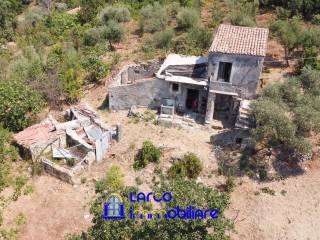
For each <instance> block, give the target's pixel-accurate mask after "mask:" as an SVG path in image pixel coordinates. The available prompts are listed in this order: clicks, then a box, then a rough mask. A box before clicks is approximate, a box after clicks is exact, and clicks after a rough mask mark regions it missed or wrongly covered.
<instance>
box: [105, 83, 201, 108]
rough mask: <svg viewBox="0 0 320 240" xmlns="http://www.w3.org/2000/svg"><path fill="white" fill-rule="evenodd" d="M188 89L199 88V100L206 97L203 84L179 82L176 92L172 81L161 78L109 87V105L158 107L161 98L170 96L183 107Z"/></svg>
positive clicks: (116, 106)
mask: <svg viewBox="0 0 320 240" xmlns="http://www.w3.org/2000/svg"><path fill="white" fill-rule="evenodd" d="M188 89H197V90H199V100H200V101H201V99H202V98H206V95H207V92H206V90H205V89H204V87H203V86H196V85H190V84H181V83H180V84H179V90H178V91H177V92H173V91H172V83H170V82H167V81H165V80H163V79H158V78H154V79H151V80H144V81H139V82H136V83H134V84H128V85H120V86H113V87H110V88H109V107H110V109H112V110H121V109H129V108H130V107H132V106H137V107H148V108H158V107H160V105H161V104H162V99H163V98H171V99H174V100H175V102H176V106H178V105H179V106H180V107H181V108H182V109H185V107H186V106H185V104H186V98H187V92H188Z"/></svg>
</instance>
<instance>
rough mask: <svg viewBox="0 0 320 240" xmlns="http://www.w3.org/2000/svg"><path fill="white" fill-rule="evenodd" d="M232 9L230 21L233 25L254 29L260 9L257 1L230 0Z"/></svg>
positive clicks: (229, 3)
mask: <svg viewBox="0 0 320 240" xmlns="http://www.w3.org/2000/svg"><path fill="white" fill-rule="evenodd" d="M228 8H229V9H230V13H229V16H228V17H229V19H230V22H231V23H232V24H233V25H238V26H247V27H254V26H255V25H256V20H255V17H256V13H257V11H258V8H259V2H258V1H256V0H253V1H247V0H240V1H239V0H229V1H228Z"/></svg>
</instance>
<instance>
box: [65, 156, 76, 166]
mask: <svg viewBox="0 0 320 240" xmlns="http://www.w3.org/2000/svg"><path fill="white" fill-rule="evenodd" d="M66 161H67V166H68V167H74V165H75V164H76V160H75V159H74V158H68V159H67V160H66Z"/></svg>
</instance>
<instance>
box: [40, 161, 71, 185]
mask: <svg viewBox="0 0 320 240" xmlns="http://www.w3.org/2000/svg"><path fill="white" fill-rule="evenodd" d="M41 162H42V165H43V168H44V170H45V171H46V172H47V173H48V174H50V175H52V176H54V177H56V178H59V179H60V180H62V181H64V182H67V183H70V184H74V183H75V182H74V174H73V173H72V171H71V170H69V169H66V168H64V167H61V166H59V165H58V164H55V163H53V162H51V161H50V160H48V159H42V161H41Z"/></svg>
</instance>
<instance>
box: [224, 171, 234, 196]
mask: <svg viewBox="0 0 320 240" xmlns="http://www.w3.org/2000/svg"><path fill="white" fill-rule="evenodd" d="M235 186H236V183H235V178H234V176H232V175H231V174H228V176H227V180H226V191H227V193H231V192H233V190H234V188H235Z"/></svg>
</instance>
